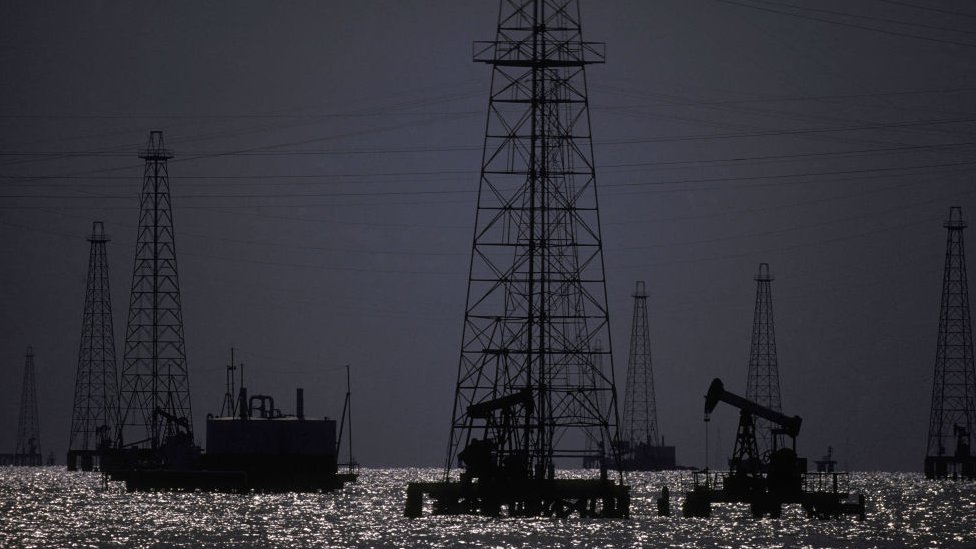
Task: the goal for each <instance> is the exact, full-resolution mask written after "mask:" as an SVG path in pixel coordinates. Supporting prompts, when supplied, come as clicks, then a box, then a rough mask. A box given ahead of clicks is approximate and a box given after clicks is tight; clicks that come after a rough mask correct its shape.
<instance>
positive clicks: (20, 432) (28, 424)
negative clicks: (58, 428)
mask: <svg viewBox="0 0 976 549" xmlns="http://www.w3.org/2000/svg"><path fill="white" fill-rule="evenodd" d="M37 420H38V415H37V385H36V383H35V381H34V349H33V347H28V348H27V354H26V355H24V381H23V385H21V390H20V415H19V416H18V418H17V440H16V446H15V447H14V454H15V457H14V459H15V463H16V464H17V465H40V464H41V431H40V427H39V426H38V424H37Z"/></svg>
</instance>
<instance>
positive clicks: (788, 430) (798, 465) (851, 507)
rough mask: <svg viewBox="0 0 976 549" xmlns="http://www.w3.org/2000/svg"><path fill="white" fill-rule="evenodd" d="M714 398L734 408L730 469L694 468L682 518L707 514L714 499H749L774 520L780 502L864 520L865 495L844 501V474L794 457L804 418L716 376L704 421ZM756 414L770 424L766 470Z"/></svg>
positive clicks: (815, 513) (753, 506) (779, 511)
mask: <svg viewBox="0 0 976 549" xmlns="http://www.w3.org/2000/svg"><path fill="white" fill-rule="evenodd" d="M719 402H725V403H726V404H728V405H730V406H732V407H734V408H738V410H739V428H738V431H737V433H736V438H735V449H734V450H733V452H732V458H731V459H730V460H729V471H728V473H721V474H716V473H711V472H709V471H708V470H707V469H706V470H705V471H702V472H696V473H695V474H694V488H693V489H692V491H691V492H688V493H687V494H686V497H685V502H684V505H683V508H682V510H683V513H684V516H686V517H707V516H709V515H710V514H711V504H712V503H713V502H739V503H748V504H749V506H750V508H751V510H752V515H753V516H754V517H756V518H759V517H762V516H764V515H767V514H768V515H769V516H770V517H773V518H779V517H780V516H781V514H782V506H783V505H784V504H789V503H799V504H800V505H802V506H803V509H804V511H806V513H807V516H810V517H820V518H828V517H837V516H840V515H843V514H853V515H858V516H859V517H860V518H861V519H862V520H863V519H864V497H863V496H860V495H859V496H858V498H857V501H856V502H854V503H848V502H847V501H846V500H847V498H848V496H849V493H848V492H847V490H846V486H847V484H848V480H849V478H848V475H847V473H837V472H833V473H820V472H817V473H811V472H808V471H807V459H806V458H801V457H797V455H796V437H797V435H798V434H800V425H801V423H802V421H803V420H802V419H801V418H800V417H799V416H793V417H788V416H786V415H784V414H782V413H781V412H779V411H777V410H773V409H771V408H769V407H766V406H762V405H760V404H758V403H755V402H753V401H751V400H748V399H745V398H742V397H741V396H738V395H736V394H733V393H730V392H728V391H726V390H725V387H724V386H723V384H722V381H721V380H720V379H715V380H713V381H712V384H711V386H709V388H708V393H707V394H706V395H705V421H708V419H709V416H710V414H711V413H712V411H714V410H715V407H716V406H717V405H718V403H719ZM757 417H758V418H762V419H765V420H766V421H768V422H769V423H770V424H771V425H774V426H775V427H774V428H773V430H772V432H771V435H772V436H771V443H772V446H771V451H770V453H769V459H768V461H767V463H766V468H765V470H764V468H763V467H762V465H763V463H762V460H761V456H760V454H759V447H758V444H757V440H756V428H755V418H757ZM784 436H785V437H788V438H789V443H788V444H782V439H783V437H784Z"/></svg>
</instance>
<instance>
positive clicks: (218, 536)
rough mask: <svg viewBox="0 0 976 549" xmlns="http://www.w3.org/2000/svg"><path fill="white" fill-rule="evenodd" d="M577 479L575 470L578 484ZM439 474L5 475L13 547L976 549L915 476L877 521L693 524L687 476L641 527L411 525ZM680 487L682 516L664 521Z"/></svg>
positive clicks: (726, 510)
mask: <svg viewBox="0 0 976 549" xmlns="http://www.w3.org/2000/svg"><path fill="white" fill-rule="evenodd" d="M571 474H572V473H567V475H571ZM439 475H440V471H439V470H437V469H408V468H400V469H364V470H363V471H362V475H361V476H360V481H359V482H358V483H356V484H352V485H347V486H346V488H345V489H344V490H342V491H339V492H335V493H329V494H293V493H289V494H216V493H207V492H196V493H127V492H126V491H125V488H124V487H123V486H122V485H121V484H118V483H112V484H110V485H109V487H108V488H107V489H106V488H103V487H102V485H101V477H99V476H98V475H96V474H91V473H68V472H66V471H64V469H61V468H53V467H44V468H10V467H6V468H0V546H4V547H6V546H12V545H14V546H25V547H42V546H43V547H50V546H58V547H67V546H76V547H84V546H104V545H113V544H119V545H136V546H145V545H153V544H161V545H166V546H172V545H194V546H198V545H223V546H268V545H272V546H332V547H362V546H375V547H380V546H410V547H415V546H427V547H459V546H477V547H624V546H629V547H647V546H670V547H703V546H706V547H784V546H786V547H919V546H927V547H959V546H973V545H976V518H974V516H976V483H952V482H932V481H927V480H925V479H924V478H923V477H922V476H921V475H918V474H909V473H856V474H854V475H852V479H851V490H852V491H854V492H862V493H864V494H865V495H866V496H867V498H868V518H867V520H865V521H863V522H861V521H858V520H857V519H855V518H851V517H847V518H842V519H840V520H829V521H822V520H817V519H808V518H806V516H805V515H804V514H803V512H802V510H800V509H799V508H798V507H796V506H788V507H785V508H784V512H783V518H782V519H777V520H773V519H763V520H754V519H752V518H751V516H750V515H749V510H748V508H747V507H744V506H736V505H730V504H724V505H717V506H715V507H714V509H713V514H712V517H710V518H707V519H698V518H696V519H685V518H682V517H681V516H680V505H681V494H682V493H683V484H684V481H685V480H686V476H683V475H682V474H680V473H677V472H663V473H632V474H629V475H628V477H627V482H628V484H629V485H630V486H631V490H632V495H633V499H632V505H631V510H632V518H631V519H630V520H625V521H618V520H595V519H576V518H570V519H563V520H557V519H502V520H494V519H487V518H481V517H430V516H425V517H424V518H421V519H414V520H409V519H406V518H404V517H403V504H404V499H405V489H406V484H407V482H408V481H411V480H419V479H428V480H435V479H437V478H438V477H439ZM663 486H668V487H669V489H670V490H671V493H672V496H673V498H674V499H673V500H672V509H673V510H674V511H676V512H677V513H676V514H677V515H678V516H672V517H658V516H656V509H657V508H656V505H655V498H656V497H657V496H658V494H659V493H660V490H661V488H662V487H663Z"/></svg>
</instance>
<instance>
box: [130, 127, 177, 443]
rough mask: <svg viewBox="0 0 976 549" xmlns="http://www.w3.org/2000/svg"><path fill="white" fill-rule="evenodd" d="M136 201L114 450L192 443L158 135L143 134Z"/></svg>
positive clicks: (164, 155) (163, 152)
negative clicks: (146, 136) (116, 447)
mask: <svg viewBox="0 0 976 549" xmlns="http://www.w3.org/2000/svg"><path fill="white" fill-rule="evenodd" d="M140 158H142V159H144V160H145V161H146V165H145V172H144V176H143V185H142V194H141V199H140V213H139V232H138V236H137V242H136V253H135V266H134V268H133V272H132V293H131V294H130V297H129V321H128V326H127V328H126V337H125V355H124V358H123V364H122V376H121V383H120V416H119V428H118V437H117V441H118V445H119V447H123V446H132V445H135V446H138V447H141V448H148V449H151V450H158V449H160V447H161V446H163V444H164V443H176V442H178V443H179V444H181V445H185V444H186V443H189V444H190V445H192V441H193V419H192V418H193V416H192V413H191V410H190V379H189V371H188V370H187V364H186V347H185V343H184V340H183V311H182V302H181V299H180V284H179V275H178V273H177V265H176V244H175V235H174V231H173V210H172V205H171V203H170V186H169V167H168V163H167V161H168V160H169V159H170V158H173V155H172V153H171V152H170V151H169V150H167V149H166V148H165V147H164V144H163V133H162V132H159V131H153V132H150V134H149V144H148V146H147V147H146V151H145V152H144V153H143V154H142V155H140Z"/></svg>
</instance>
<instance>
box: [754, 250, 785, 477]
mask: <svg viewBox="0 0 976 549" xmlns="http://www.w3.org/2000/svg"><path fill="white" fill-rule="evenodd" d="M754 280H755V281H756V308H755V312H754V313H753V317H752V345H751V347H750V351H749V377H748V380H747V383H746V398H747V399H749V400H751V401H753V402H755V403H756V404H759V405H761V406H765V407H767V408H770V409H772V410H776V411H777V412H781V411H783V406H782V402H781V401H780V392H779V364H778V363H777V360H776V330H775V328H774V327H773V294H772V288H771V287H772V284H771V283H772V281H773V277H772V276H771V275H770V274H769V264H768V263H760V264H759V273H758V274H757V275H756V277H755V279H754ZM755 432H756V443H757V446H758V451H759V456H760V458H761V461H762V463H763V465H764V466H765V464H766V463H767V462H768V461H769V453H770V452H771V451H772V449H773V432H772V425H771V424H770V423H769V422H768V421H766V420H765V419H762V418H756V422H755Z"/></svg>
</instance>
